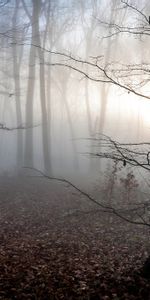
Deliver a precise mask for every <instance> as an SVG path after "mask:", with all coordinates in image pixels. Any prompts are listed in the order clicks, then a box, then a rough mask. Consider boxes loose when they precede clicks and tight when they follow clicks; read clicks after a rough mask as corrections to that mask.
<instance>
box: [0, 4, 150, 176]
mask: <svg viewBox="0 0 150 300" xmlns="http://www.w3.org/2000/svg"><path fill="white" fill-rule="evenodd" d="M4 4H5V3H4ZM119 5H120V2H119V1H118V2H117V1H105V2H103V1H86V3H85V2H84V1H76V2H74V1H69V3H67V2H65V1H54V2H53V1H52V2H51V1H45V2H43V3H42V2H41V3H40V2H39V4H37V3H34V1H33V3H30V1H26V2H24V1H8V3H7V4H6V5H2V9H1V15H0V21H1V39H0V43H1V48H0V52H1V54H0V57H1V75H0V76H1V90H0V93H1V104H0V105H1V110H0V111H1V113H0V123H1V124H2V128H1V131H0V138H1V143H0V172H1V173H3V172H6V171H8V173H9V172H10V173H13V172H14V171H15V170H17V169H20V168H22V167H24V166H28V167H35V168H37V169H40V170H43V171H45V172H48V174H51V175H57V176H63V177H65V176H67V177H68V178H69V177H70V176H71V177H78V176H81V178H83V176H84V178H85V180H86V178H90V177H91V179H92V178H93V176H94V178H96V177H97V176H99V174H100V172H101V171H102V168H103V167H104V168H105V166H104V165H103V163H102V165H101V167H100V164H101V163H100V164H99V163H97V162H96V163H95V159H93V158H91V157H90V155H87V154H86V153H88V152H90V153H91V152H92V153H94V151H98V149H94V146H93V145H92V141H91V142H90V143H89V142H88V140H86V139H87V138H89V137H90V138H91V137H93V138H94V137H96V135H97V134H100V133H104V134H106V135H108V136H111V137H112V138H114V139H117V140H118V141H122V142H123V141H128V142H137V141H138V142H139V141H148V140H149V128H150V120H149V106H150V104H149V101H148V100H147V99H144V98H142V97H138V96H136V95H135V94H134V93H132V91H131V93H129V92H128V91H126V90H125V89H122V88H120V87H118V86H117V85H113V84H109V83H106V84H105V83H103V82H95V81H94V80H93V79H92V80H88V78H86V77H85V76H84V74H82V73H81V72H78V71H77V69H80V70H81V64H80V66H78V65H79V64H78V63H77V64H76V62H74V61H73V62H72V61H71V58H70V61H71V62H70V65H71V66H73V67H74V68H75V69H76V70H74V69H73V68H69V67H67V66H63V64H65V63H66V61H67V62H69V58H68V59H67V58H65V57H63V55H62V54H67V55H70V56H71V57H73V58H77V59H78V58H80V59H83V60H87V61H89V60H91V61H92V62H93V63H94V62H95V60H96V57H97V59H98V60H100V62H102V65H103V66H108V68H109V67H110V68H113V67H114V65H115V64H116V65H115V68H116V69H117V68H119V64H122V65H123V64H127V65H130V64H131V63H132V65H133V66H134V65H140V64H143V63H146V62H147V60H148V55H149V51H148V48H149V41H148V39H147V38H146V37H145V36H141V35H140V36H138V35H135V36H131V35H130V34H126V33H125V34H114V33H113V27H111V26H110V27H109V28H108V26H107V23H112V24H113V22H114V20H115V22H116V23H121V22H124V23H125V24H130V25H131V26H132V25H133V23H134V22H136V23H137V22H138V20H136V14H135V15H134V14H133V12H132V10H131V11H130V10H129V9H127V10H121V9H120V13H119V14H118V10H119ZM106 8H107V9H106ZM147 8H148V3H147V2H146V1H145V10H147ZM128 10H129V11H128ZM106 12H107V14H106ZM104 22H106V24H104ZM140 22H141V20H140V21H139V23H140ZM111 35H112V36H111ZM109 36H110V37H109ZM57 53H60V55H57ZM83 69H84V71H87V73H88V74H91V75H90V76H92V78H94V79H95V78H97V77H99V76H101V75H99V73H98V70H95V69H94V68H91V66H88V65H87V66H85V68H83ZM89 69H90V70H89ZM115 76H116V74H115ZM122 77H123V76H122ZM125 80H126V79H125ZM127 80H128V78H127ZM131 80H133V84H134V85H135V88H136V85H137V90H138V91H141V90H142V91H143V90H144V91H145V93H147V91H148V86H149V83H148V79H147V78H146V75H145V74H141V72H138V71H137V74H136V72H134V74H132V76H131V77H129V80H128V81H129V82H127V83H126V85H127V86H130V83H131ZM142 80H143V81H145V82H146V81H147V82H146V85H144V84H143V86H142V84H141V86H140V82H142ZM138 84H139V86H138ZM131 89H132V88H131ZM3 127H4V128H3ZM5 127H6V128H5ZM7 129H8V130H7ZM9 129H12V130H9ZM100 168H101V170H100ZM95 176H96V177H95Z"/></svg>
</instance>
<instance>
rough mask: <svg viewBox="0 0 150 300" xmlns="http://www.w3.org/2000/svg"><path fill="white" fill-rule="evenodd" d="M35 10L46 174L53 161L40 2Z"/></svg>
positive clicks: (37, 0) (36, 1)
mask: <svg viewBox="0 0 150 300" xmlns="http://www.w3.org/2000/svg"><path fill="white" fill-rule="evenodd" d="M32 2H33V10H34V11H35V12H36V22H35V36H36V43H37V45H38V46H39V47H38V48H37V49H38V56H39V61H40V66H39V80H40V101H41V111H42V144H43V160H44V170H45V171H46V172H51V161H50V152H49V139H48V137H49V132H48V115H47V107H46V93H45V86H46V83H45V65H44V52H43V51H42V49H41V40H40V30H39V14H40V5H41V2H40V1H39V0H32Z"/></svg>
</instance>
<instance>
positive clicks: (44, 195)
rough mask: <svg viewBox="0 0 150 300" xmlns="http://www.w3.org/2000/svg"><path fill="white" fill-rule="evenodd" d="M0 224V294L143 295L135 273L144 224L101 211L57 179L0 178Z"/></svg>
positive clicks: (94, 298)
mask: <svg viewBox="0 0 150 300" xmlns="http://www.w3.org/2000/svg"><path fill="white" fill-rule="evenodd" d="M89 211H91V213H89ZM0 228H1V230H0V299H3V300H14V299H18V300H24V299H28V300H32V299H34V300H37V299H39V300H54V299H56V300H61V299H65V300H75V299H81V300H86V299H87V300H98V299H102V300H104V299H105V300H109V299H110V300H130V299H131V300H134V299H138V300H149V299H150V284H149V281H148V280H146V279H143V278H142V276H140V268H141V266H142V264H143V261H144V260H145V256H146V255H147V253H146V252H145V251H146V250H147V249H148V248H149V240H148V237H149V232H148V229H147V228H141V227H139V226H136V227H135V226H132V225H130V224H127V223H125V222H122V221H121V220H120V219H118V218H116V217H115V216H111V217H110V216H108V215H107V214H104V213H103V214H102V213H101V212H100V211H98V210H97V209H96V207H92V205H91V203H89V202H88V201H87V200H86V199H85V198H84V197H83V196H81V195H80V194H79V193H77V192H76V191H74V190H73V189H72V188H69V187H68V186H66V185H64V184H63V183H58V182H54V181H53V182H51V181H49V180H47V179H45V178H41V177H26V176H22V177H16V178H15V177H10V178H9V177H8V178H6V177H5V178H4V177H1V180H0Z"/></svg>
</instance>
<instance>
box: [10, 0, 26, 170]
mask: <svg viewBox="0 0 150 300" xmlns="http://www.w3.org/2000/svg"><path fill="white" fill-rule="evenodd" d="M18 9H19V1H18V0H16V1H15V10H14V15H13V18H12V27H13V28H14V35H13V42H14V45H13V47H12V55H13V78H14V94H15V103H16V118H17V127H19V126H20V125H22V111H21V99H20V97H21V96H20V61H19V58H18V53H17V51H18V48H17V46H16V41H17V32H16V25H17V17H18ZM22 49H23V47H20V49H19V50H20V51H22ZM16 155H17V159H16V161H17V166H19V165H22V162H23V133H22V131H21V130H18V131H17V153H16Z"/></svg>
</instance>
